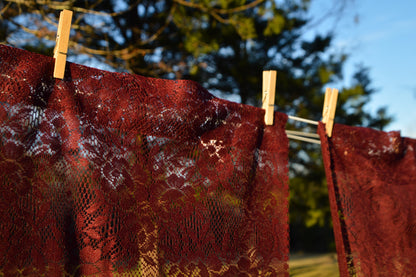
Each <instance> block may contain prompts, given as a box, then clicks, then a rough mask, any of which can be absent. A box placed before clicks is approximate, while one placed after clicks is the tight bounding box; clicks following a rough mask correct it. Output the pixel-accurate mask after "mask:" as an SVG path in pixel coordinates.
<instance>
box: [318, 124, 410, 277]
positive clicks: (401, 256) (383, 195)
mask: <svg viewBox="0 0 416 277" xmlns="http://www.w3.org/2000/svg"><path fill="white" fill-rule="evenodd" d="M319 133H320V136H321V141H322V155H323V160H324V165H325V170H326V175H327V181H328V192H329V198H330V205H331V213H332V218H333V225H334V233H335V241H336V247H337V252H338V263H339V268H340V273H341V277H344V276H415V272H416V263H415V260H416V205H415V203H416V202H415V201H416V140H413V139H409V138H403V137H400V134H399V132H388V133H387V132H381V131H376V130H372V129H369V128H361V127H350V126H345V125H341V124H335V126H334V130H333V135H332V137H331V138H330V139H328V138H327V137H326V136H325V130H324V126H323V125H322V124H321V125H320V126H319Z"/></svg>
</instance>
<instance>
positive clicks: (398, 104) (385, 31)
mask: <svg viewBox="0 0 416 277" xmlns="http://www.w3.org/2000/svg"><path fill="white" fill-rule="evenodd" d="M334 2H336V0H317V1H315V2H314V1H312V12H311V14H312V15H313V16H318V17H319V16H320V15H324V14H326V12H327V11H330V10H331V8H333V7H334V6H333V5H334V4H333V3H334ZM330 29H334V30H335V34H336V38H335V43H334V45H335V46H336V47H337V48H338V49H341V50H344V51H345V52H347V53H350V59H349V60H348V63H347V65H346V67H345V76H346V77H350V76H352V73H353V70H354V66H355V65H356V64H359V63H362V64H363V65H364V66H366V67H368V68H369V69H370V78H371V80H372V86H373V87H374V88H375V89H377V93H375V94H374V95H373V97H372V99H371V102H370V103H369V104H368V109H369V110H370V111H374V110H376V109H377V107H381V106H386V107H387V109H388V111H389V112H390V114H392V115H393V116H394V118H395V121H394V122H393V123H392V124H391V125H389V126H388V127H387V129H386V130H387V131H390V130H400V131H401V134H402V136H407V137H412V138H416V1H415V0H397V1H387V0H381V1H375V0H372V1H371V0H355V1H354V0H350V1H349V4H348V6H347V7H346V9H345V11H344V13H343V14H342V16H341V17H337V18H334V17H333V18H331V19H328V20H326V21H324V22H323V23H321V24H319V26H318V27H317V28H316V29H314V30H311V31H310V32H324V31H325V30H330ZM346 84H348V78H347V79H346Z"/></svg>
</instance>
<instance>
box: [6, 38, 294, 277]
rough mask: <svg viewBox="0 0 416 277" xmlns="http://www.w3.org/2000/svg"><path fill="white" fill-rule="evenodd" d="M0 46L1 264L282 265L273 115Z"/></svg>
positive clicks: (126, 268)
mask: <svg viewBox="0 0 416 277" xmlns="http://www.w3.org/2000/svg"><path fill="white" fill-rule="evenodd" d="M53 62H54V61H53V59H52V58H49V57H44V56H41V55H37V54H32V53H29V52H27V51H23V50H19V49H15V48H12V47H8V46H4V45H0V64H1V66H0V118H1V120H0V182H1V186H0V217H1V218H2V221H1V222H0V274H3V275H5V276H15V275H19V274H20V275H29V276H38V275H42V274H43V275H47V276H64V275H65V276H67V275H70V276H88V275H90V276H91V275H105V276H112V275H116V276H118V275H123V276H288V266H287V260H288V254H289V250H288V194H289V193H288V174H287V173H288V172H287V170H288V169H287V163H288V140H287V137H286V135H285V131H284V126H285V123H286V119H287V117H286V115H284V114H280V113H276V115H275V118H276V124H275V125H274V126H267V127H266V126H264V122H263V118H264V112H263V111H262V110H261V109H258V108H254V107H250V106H245V105H240V104H236V103H231V102H228V101H225V100H221V99H218V98H215V97H213V96H212V95H211V94H209V93H208V92H207V91H206V90H204V89H203V88H202V87H201V86H200V85H198V84H196V83H194V82H191V81H180V80H179V81H169V80H161V79H153V78H146V77H142V76H137V75H130V74H120V73H110V72H105V71H100V70H96V69H92V68H87V67H84V66H80V65H76V64H72V63H68V64H67V69H66V73H65V79H64V80H57V79H54V78H53V77H52V70H53Z"/></svg>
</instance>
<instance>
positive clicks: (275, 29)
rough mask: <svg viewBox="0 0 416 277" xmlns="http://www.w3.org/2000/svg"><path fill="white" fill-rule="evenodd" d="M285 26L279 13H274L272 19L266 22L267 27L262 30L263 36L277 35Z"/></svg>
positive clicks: (283, 19)
mask: <svg viewBox="0 0 416 277" xmlns="http://www.w3.org/2000/svg"><path fill="white" fill-rule="evenodd" d="M284 26H285V18H284V17H283V16H281V15H280V14H276V15H275V16H274V17H273V18H272V19H270V20H269V21H268V22H267V27H266V29H265V30H264V35H265V36H273V35H278V34H280V33H281V32H282V30H283V28H284Z"/></svg>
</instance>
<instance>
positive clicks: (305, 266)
mask: <svg viewBox="0 0 416 277" xmlns="http://www.w3.org/2000/svg"><path fill="white" fill-rule="evenodd" d="M289 272H290V276H294V277H338V276H339V271H338V262H337V255H336V254H334V253H330V254H320V255H319V254H313V255H312V254H310V255H309V254H294V255H291V256H290V259H289Z"/></svg>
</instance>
